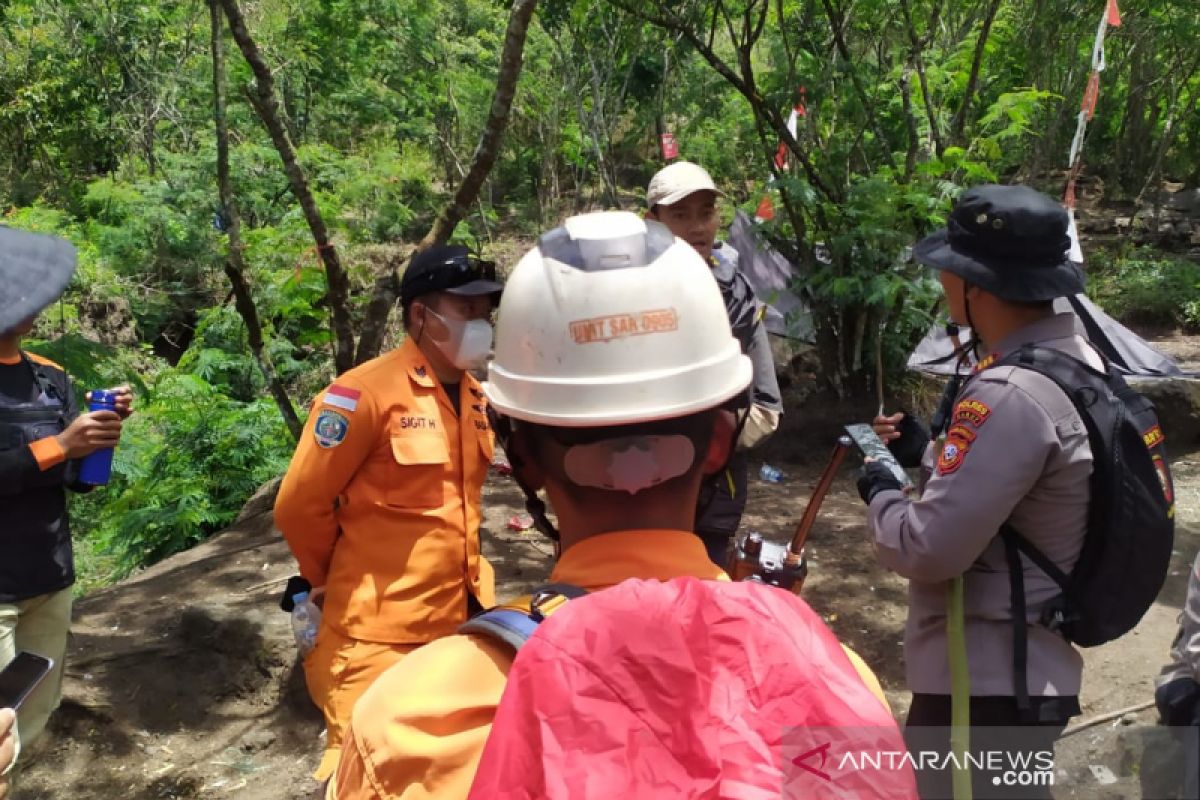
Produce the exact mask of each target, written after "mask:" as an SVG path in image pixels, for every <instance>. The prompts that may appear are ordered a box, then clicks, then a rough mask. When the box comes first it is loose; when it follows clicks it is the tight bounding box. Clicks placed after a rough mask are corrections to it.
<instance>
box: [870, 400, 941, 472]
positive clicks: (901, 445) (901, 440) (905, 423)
mask: <svg viewBox="0 0 1200 800" xmlns="http://www.w3.org/2000/svg"><path fill="white" fill-rule="evenodd" d="M871 428H872V429H873V430H874V431H875V433H876V434H877V435H878V436H879V438H880V439H882V440H883V441H885V442H887V446H888V449H889V450H891V451H892V455H894V456H895V457H896V460H897V461H899V462H900V466H902V467H919V466H921V456H922V455H924V454H925V448H926V447H927V446H928V445H929V440H930V434H929V429H928V428H926V427H925V426H924V425H923V424H921V421H920V420H919V419H917V418H916V417H914V416H912V415H911V414H908V413H907V412H904V411H898V412H896V413H895V414H892V415H891V416H887V417H885V416H883V415H880V416H878V417H876V418H875V419H874V420H872V421H871Z"/></svg>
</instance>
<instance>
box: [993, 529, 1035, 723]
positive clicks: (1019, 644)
mask: <svg viewBox="0 0 1200 800" xmlns="http://www.w3.org/2000/svg"><path fill="white" fill-rule="evenodd" d="M1000 535H1001V538H1002V539H1003V540H1004V555H1005V557H1006V558H1007V560H1008V591H1009V598H1010V600H1009V602H1010V603H1011V605H1012V625H1013V696H1014V697H1015V698H1016V700H1017V710H1018V711H1021V712H1025V711H1028V710H1029V675H1028V664H1027V662H1028V658H1029V630H1028V625H1027V623H1026V621H1025V568H1024V567H1023V566H1022V565H1021V554H1020V552H1019V550H1018V549H1017V547H1018V546H1017V543H1016V541H1015V540H1014V537H1015V536H1016V531H1014V530H1013V529H1012V528H1010V527H1009V526H1008V524H1007V523H1005V524H1004V525H1003V526H1001V528H1000Z"/></svg>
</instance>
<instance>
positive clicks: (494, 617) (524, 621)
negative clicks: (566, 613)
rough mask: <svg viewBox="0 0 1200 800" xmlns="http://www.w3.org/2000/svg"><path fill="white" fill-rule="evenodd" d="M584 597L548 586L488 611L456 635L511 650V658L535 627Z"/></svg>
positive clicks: (578, 590) (576, 590)
mask: <svg viewBox="0 0 1200 800" xmlns="http://www.w3.org/2000/svg"><path fill="white" fill-rule="evenodd" d="M585 594H587V590H586V589H581V588H579V587H578V586H572V585H571V584H567V583H549V584H546V585H545V586H541V587H539V588H538V589H537V590H536V591H534V593H533V594H532V595H530V596H529V597H523V598H521V599H520V600H517V601H516V602H515V603H512V604H510V605H505V606H496V607H494V608H489V609H487V610H486V611H483V612H481V613H479V614H476V615H475V616H474V617H471V619H469V620H467V621H466V622H464V623H463V624H462V625H460V626H459V627H458V632H459V633H473V634H477V635H479V636H483V637H485V638H488V639H491V640H493V641H497V642H500V643H501V644H503V645H506V646H508V647H510V648H512V651H513V654H514V655H515V654H516V653H517V652H518V651H519V650H520V649H521V646H522V645H524V644H525V642H527V641H528V640H529V637H530V636H532V635H533V632H534V631H536V630H537V626H538V625H539V624H540V623H542V622H543V621H544V620H545V619H546V618H547V617H549V616H550V615H551V614H553V613H554V612H555V611H557V610H558V609H560V608H562V607H563V605H565V604H566V602H567V601H568V600H571V599H574V598H576V597H582V596H583V595H585Z"/></svg>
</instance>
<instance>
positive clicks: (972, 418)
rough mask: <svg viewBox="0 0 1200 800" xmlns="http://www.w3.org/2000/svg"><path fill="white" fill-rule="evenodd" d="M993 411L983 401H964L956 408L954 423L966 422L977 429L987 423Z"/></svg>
mask: <svg viewBox="0 0 1200 800" xmlns="http://www.w3.org/2000/svg"><path fill="white" fill-rule="evenodd" d="M991 413H992V409H991V407H989V406H988V404H987V403H984V402H983V401H982V400H974V399H971V400H962V401H960V402H959V404H958V405H956V406H955V407H954V416H953V421H954V422H966V423H969V424H971V425H974V426H975V427H976V428H978V427H979V426H981V425H983V423H985V422H987V418H988V417H989V416H991Z"/></svg>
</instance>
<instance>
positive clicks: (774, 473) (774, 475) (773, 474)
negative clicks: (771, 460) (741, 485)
mask: <svg viewBox="0 0 1200 800" xmlns="http://www.w3.org/2000/svg"><path fill="white" fill-rule="evenodd" d="M758 476H759V477H760V478H762V479H763V480H764V481H766V482H767V483H780V482H782V481H783V471H782V470H779V469H776V468H775V467H772V466H771V465H770V464H766V463H764V464H763V465H762V469H760V470H759V471H758Z"/></svg>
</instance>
